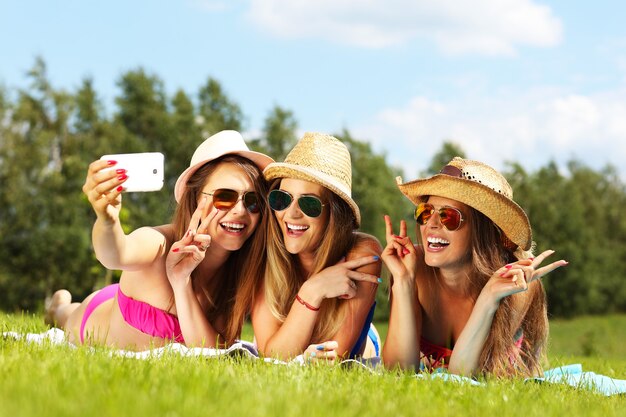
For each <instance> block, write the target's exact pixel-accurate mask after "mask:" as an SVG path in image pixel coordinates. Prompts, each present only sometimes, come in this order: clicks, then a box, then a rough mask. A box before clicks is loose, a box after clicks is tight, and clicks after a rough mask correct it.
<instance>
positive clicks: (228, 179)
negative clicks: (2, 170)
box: [47, 131, 272, 350]
mask: <svg viewBox="0 0 626 417" xmlns="http://www.w3.org/2000/svg"><path fill="white" fill-rule="evenodd" d="M270 162H272V159H271V158H269V157H268V156H266V155H263V154H260V153H257V152H252V151H250V150H248V147H247V146H246V144H245V143H244V141H243V138H242V137H241V135H240V134H239V133H238V132H235V131H222V132H219V133H217V134H215V135H213V136H211V137H210V138H208V139H207V140H206V141H204V142H203V143H202V144H201V145H200V146H199V147H198V148H197V149H196V151H195V153H194V154H193V157H192V158H191V164H190V166H189V168H187V169H186V170H185V171H184V172H183V173H182V174H181V175H180V177H179V178H178V181H177V182H176V187H175V191H174V194H175V197H176V201H177V202H178V206H177V208H176V212H175V214H174V217H173V220H172V223H171V224H167V225H162V226H156V227H142V228H139V229H137V230H135V231H134V232H132V233H130V234H128V235H126V234H125V233H124V231H123V230H122V226H121V224H120V219H119V212H120V208H121V192H122V191H123V190H124V182H125V181H126V180H127V175H126V173H125V172H123V170H117V172H116V170H109V171H103V169H104V168H107V167H111V166H113V167H114V166H115V164H116V162H115V161H96V162H93V163H92V164H91V165H90V166H89V172H88V174H87V179H86V181H85V185H84V186H83V191H84V192H85V194H86V195H87V197H88V198H89V202H90V203H91V205H92V206H93V209H94V211H95V212H96V215H97V219H96V222H95V224H94V227H93V234H92V238H93V246H94V250H95V252H96V256H97V258H98V259H99V260H100V262H102V264H103V265H104V266H106V267H107V268H110V269H120V270H122V275H121V277H120V282H119V284H114V285H111V286H108V287H105V288H103V289H102V290H99V291H96V292H95V293H93V294H91V295H90V296H88V297H87V298H86V299H85V301H83V302H82V303H80V304H79V303H71V295H70V293H69V292H68V291H66V290H60V291H57V292H56V293H55V294H54V296H53V298H52V303H51V305H50V307H49V308H48V311H47V318H48V321H49V322H53V323H56V324H57V325H59V326H60V327H61V328H64V329H65V331H66V333H67V334H68V336H69V340H70V342H73V343H76V344H78V343H85V344H105V345H109V346H113V347H117V348H123V349H136V350H143V349H147V348H149V347H154V346H156V347H158V346H162V345H164V344H166V343H169V342H172V341H177V342H180V343H186V344H187V345H191V346H206V347H213V346H216V345H223V344H229V343H231V342H233V341H234V340H235V339H236V338H238V337H239V335H240V332H241V326H242V323H243V319H244V316H245V314H246V313H247V312H248V311H249V299H250V298H251V297H252V293H250V296H249V297H245V296H243V297H239V296H238V297H235V294H236V293H237V292H238V291H239V289H240V288H241V287H242V286H244V285H246V284H245V283H246V282H254V279H255V278H256V277H257V276H258V275H259V274H260V273H262V265H263V264H262V259H263V253H264V251H265V230H264V228H263V227H257V226H258V225H259V223H260V222H261V218H262V217H263V215H264V212H266V213H269V211H268V210H267V209H266V206H265V203H264V196H265V194H266V193H267V186H266V183H265V180H264V179H263V177H262V174H261V172H262V170H263V169H264V168H265V166H266V165H267V164H269V163H270ZM250 287H253V286H250ZM237 295H239V294H237ZM246 298H247V299H246Z"/></svg>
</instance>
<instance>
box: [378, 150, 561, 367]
mask: <svg viewBox="0 0 626 417" xmlns="http://www.w3.org/2000/svg"><path fill="white" fill-rule="evenodd" d="M398 187H399V188H400V191H401V192H402V193H403V194H404V195H405V196H407V197H408V198H409V199H410V200H411V201H412V202H413V203H414V204H415V205H416V209H415V220H416V222H417V225H418V226H419V233H418V234H417V239H418V242H419V245H418V246H417V247H415V246H413V243H412V242H411V239H410V238H409V237H408V236H407V226H406V223H405V222H404V221H402V222H401V223H400V234H399V236H396V235H394V234H393V230H392V225H391V219H390V218H389V216H385V222H386V226H387V227H386V230H387V246H386V247H385V249H384V251H383V254H382V258H383V261H384V262H385V264H386V265H387V267H388V268H389V270H390V272H391V274H392V276H393V277H392V282H391V312H390V319H389V331H388V334H387V339H386V340H385V347H384V350H383V360H384V363H385V364H386V366H388V367H396V366H399V367H401V368H420V367H422V368H423V367H426V368H429V369H432V368H437V367H442V366H443V367H448V369H449V371H450V372H452V373H455V374H462V375H463V374H465V375H475V374H481V373H490V374H494V375H514V374H522V375H527V376H530V375H535V374H538V373H540V371H541V364H540V362H541V359H542V357H543V355H544V350H545V344H546V339H547V335H548V320H547V313H546V299H545V293H544V289H543V285H542V283H541V280H539V278H541V277H542V276H543V275H545V274H547V273H549V272H550V271H552V270H554V269H556V268H558V267H560V266H563V265H566V264H567V262H565V261H563V260H561V261H557V262H554V263H551V264H549V265H547V266H544V267H542V268H540V267H539V266H540V264H541V263H542V262H543V261H544V259H545V258H546V257H548V256H550V255H552V253H553V251H545V252H543V253H542V254H540V255H539V256H537V257H536V258H533V257H532V254H531V253H530V252H529V250H530V249H531V246H532V236H531V228H530V223H529V221H528V218H527V216H526V213H524V211H523V210H522V208H521V207H520V206H518V205H517V204H516V203H515V202H514V201H513V199H512V194H513V193H512V190H511V187H510V185H509V184H508V182H507V181H506V179H505V178H504V177H503V176H502V175H501V174H499V173H498V172H496V171H495V170H494V169H493V168H491V167H489V166H487V165H485V164H482V163H480V162H476V161H470V160H465V159H461V158H454V159H453V160H452V161H450V163H449V164H448V165H447V166H446V167H444V168H443V169H442V171H441V172H440V173H439V174H437V175H434V176H433V177H430V178H427V179H419V180H415V181H411V182H407V183H404V184H403V183H402V179H401V178H398Z"/></svg>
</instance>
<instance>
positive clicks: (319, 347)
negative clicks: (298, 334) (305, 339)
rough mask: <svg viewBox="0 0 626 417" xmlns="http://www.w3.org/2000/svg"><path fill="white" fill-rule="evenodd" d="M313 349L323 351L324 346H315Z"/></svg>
mask: <svg viewBox="0 0 626 417" xmlns="http://www.w3.org/2000/svg"><path fill="white" fill-rule="evenodd" d="M315 349H317V350H324V345H317V346H316V347H315Z"/></svg>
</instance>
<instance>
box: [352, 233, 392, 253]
mask: <svg viewBox="0 0 626 417" xmlns="http://www.w3.org/2000/svg"><path fill="white" fill-rule="evenodd" d="M355 234H356V243H355V244H354V246H353V247H352V249H350V251H349V252H348V255H347V256H346V258H347V259H354V258H361V257H363V256H374V255H376V256H379V255H380V254H381V253H382V251H383V247H382V245H381V244H380V242H379V241H378V239H376V237H374V236H372V235H368V234H367V233H361V232H356V233H355Z"/></svg>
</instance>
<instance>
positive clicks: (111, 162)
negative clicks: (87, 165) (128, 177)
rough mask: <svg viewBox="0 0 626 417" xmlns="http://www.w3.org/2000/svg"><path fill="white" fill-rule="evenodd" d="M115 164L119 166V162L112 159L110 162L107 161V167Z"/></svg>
mask: <svg viewBox="0 0 626 417" xmlns="http://www.w3.org/2000/svg"><path fill="white" fill-rule="evenodd" d="M115 164H117V161H114V160H112V159H111V160H110V161H107V165H115Z"/></svg>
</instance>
